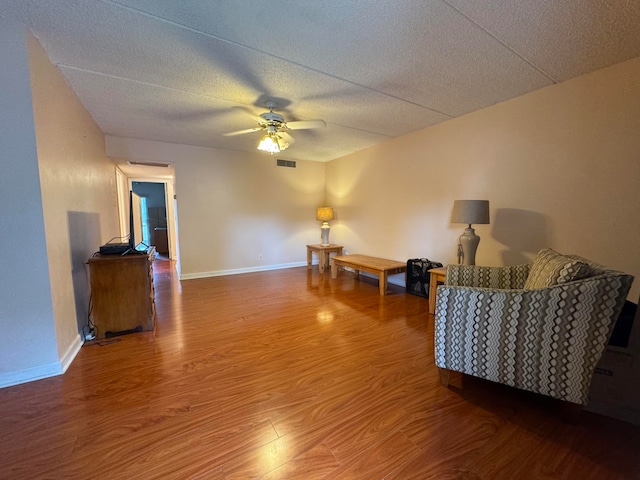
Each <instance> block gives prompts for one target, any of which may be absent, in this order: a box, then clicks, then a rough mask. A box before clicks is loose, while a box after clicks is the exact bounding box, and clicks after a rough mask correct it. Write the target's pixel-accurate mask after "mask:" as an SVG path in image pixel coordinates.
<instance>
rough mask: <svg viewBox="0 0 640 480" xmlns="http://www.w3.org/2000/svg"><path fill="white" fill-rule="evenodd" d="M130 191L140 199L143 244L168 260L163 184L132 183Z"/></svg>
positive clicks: (165, 205) (167, 233) (167, 231)
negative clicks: (153, 248) (154, 249)
mask: <svg viewBox="0 0 640 480" xmlns="http://www.w3.org/2000/svg"><path fill="white" fill-rule="evenodd" d="M131 189H132V190H133V192H134V193H136V194H138V195H139V196H140V199H141V215H142V236H143V240H142V241H143V243H144V244H146V245H149V246H154V247H155V248H156V254H157V255H159V256H161V257H165V258H170V256H171V253H170V249H169V230H168V223H169V222H167V202H166V198H167V195H166V190H165V184H164V183H162V182H144V181H132V182H131Z"/></svg>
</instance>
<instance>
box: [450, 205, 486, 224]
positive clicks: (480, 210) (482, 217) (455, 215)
mask: <svg viewBox="0 0 640 480" xmlns="http://www.w3.org/2000/svg"><path fill="white" fill-rule="evenodd" d="M451 223H466V224H467V225H472V224H475V225H478V224H486V223H489V200H455V201H454V202H453V212H451Z"/></svg>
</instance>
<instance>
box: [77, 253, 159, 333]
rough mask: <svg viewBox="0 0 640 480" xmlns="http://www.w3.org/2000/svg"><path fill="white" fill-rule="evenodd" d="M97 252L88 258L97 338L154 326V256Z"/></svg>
mask: <svg viewBox="0 0 640 480" xmlns="http://www.w3.org/2000/svg"><path fill="white" fill-rule="evenodd" d="M154 253H155V250H153V249H151V250H150V252H148V253H147V254H132V255H124V256H121V255H96V256H94V257H91V258H90V259H89V275H90V284H91V302H92V313H91V316H92V319H93V324H94V326H95V329H96V332H95V334H96V340H100V339H103V338H105V337H106V336H110V334H117V333H124V332H129V331H139V330H154V329H155V325H156V310H155V304H154V291H153V256H154Z"/></svg>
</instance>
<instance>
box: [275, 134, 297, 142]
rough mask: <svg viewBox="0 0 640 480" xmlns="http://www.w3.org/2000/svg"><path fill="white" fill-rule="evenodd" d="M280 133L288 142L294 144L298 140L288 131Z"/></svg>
mask: <svg viewBox="0 0 640 480" xmlns="http://www.w3.org/2000/svg"><path fill="white" fill-rule="evenodd" d="M278 135H280V136H281V137H282V139H283V140H284V141H285V142H287V143H288V144H289V145H292V144H293V143H294V142H295V141H296V140H295V139H294V138H293V137H292V136H291V135H289V134H288V133H287V132H282V131H280V132H278Z"/></svg>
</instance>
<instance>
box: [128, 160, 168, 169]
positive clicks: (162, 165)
mask: <svg viewBox="0 0 640 480" xmlns="http://www.w3.org/2000/svg"><path fill="white" fill-rule="evenodd" d="M127 163H128V164H129V165H138V166H142V167H168V166H169V164H168V163H159V162H136V161H134V160H127Z"/></svg>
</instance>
